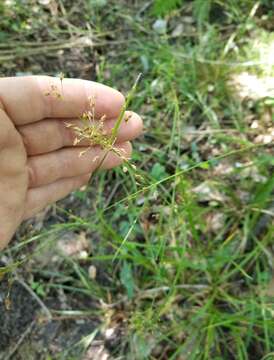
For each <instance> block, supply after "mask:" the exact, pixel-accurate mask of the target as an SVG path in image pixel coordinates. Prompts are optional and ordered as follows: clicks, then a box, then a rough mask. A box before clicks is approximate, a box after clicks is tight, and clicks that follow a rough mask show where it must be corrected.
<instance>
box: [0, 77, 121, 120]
mask: <svg viewBox="0 0 274 360" xmlns="http://www.w3.org/2000/svg"><path fill="white" fill-rule="evenodd" d="M90 97H93V98H94V101H95V116H96V118H100V117H101V116H103V115H106V117H107V118H115V117H117V116H118V115H119V113H120V110H121V107H122V106H123V104H124V97H123V95H122V94H121V93H120V92H119V91H117V90H115V89H113V88H110V87H108V86H105V85H102V84H99V83H96V82H93V81H88V80H80V79H63V80H62V81H61V80H60V79H59V78H54V77H49V76H24V77H11V78H2V79H0V106H1V104H2V107H3V108H4V110H5V111H6V113H7V114H8V115H9V117H10V118H11V119H12V121H13V122H14V124H15V125H24V124H29V123H33V122H36V121H39V120H42V119H44V118H72V117H80V116H81V115H82V114H83V112H84V111H86V110H88V109H89V98H90Z"/></svg>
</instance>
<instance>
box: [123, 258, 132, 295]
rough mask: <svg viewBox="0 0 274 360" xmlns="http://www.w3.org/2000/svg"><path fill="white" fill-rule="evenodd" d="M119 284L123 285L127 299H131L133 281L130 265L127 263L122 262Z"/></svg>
mask: <svg viewBox="0 0 274 360" xmlns="http://www.w3.org/2000/svg"><path fill="white" fill-rule="evenodd" d="M120 279H121V283H122V284H123V285H124V287H125V289H126V291H127V296H128V298H129V299H132V297H133V293H134V280H133V274H132V269H131V265H130V264H129V263H128V262H124V264H123V267H122V270H121V273H120Z"/></svg>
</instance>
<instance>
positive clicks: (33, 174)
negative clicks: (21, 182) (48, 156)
mask: <svg viewBox="0 0 274 360" xmlns="http://www.w3.org/2000/svg"><path fill="white" fill-rule="evenodd" d="M27 169H28V177H29V187H34V186H35V185H37V184H38V175H37V169H36V166H35V164H34V162H33V161H31V160H30V161H29V162H28V164H27Z"/></svg>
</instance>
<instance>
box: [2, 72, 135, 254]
mask: <svg viewBox="0 0 274 360" xmlns="http://www.w3.org/2000/svg"><path fill="white" fill-rule="evenodd" d="M51 89H58V91H59V92H60V93H61V95H62V99H60V98H59V97H58V96H54V94H51V95H49V96H47V95H46V94H47V93H49V92H50V91H51ZM90 96H92V97H94V98H95V102H96V106H95V110H96V114H95V115H96V118H98V119H99V118H100V117H101V116H102V115H105V116H106V120H105V126H106V131H111V129H112V127H113V126H114V123H115V121H116V118H117V116H118V115H119V112H120V109H121V107H122V105H123V103H124V97H123V95H122V94H121V93H119V92H118V91H116V90H114V89H112V88H109V87H107V86H104V85H102V84H98V83H94V82H90V81H86V80H78V79H64V80H63V81H62V84H61V82H60V79H58V78H51V77H46V76H31V77H22V78H3V79H0V200H1V202H0V249H1V248H3V247H4V246H5V245H6V244H7V243H8V241H9V240H10V238H11V237H12V235H13V234H14V232H15V230H16V228H17V226H18V225H19V224H20V223H21V221H22V220H24V219H27V218H29V217H31V216H32V215H34V214H35V213H37V212H38V211H40V210H41V209H43V208H44V207H45V206H46V205H48V204H50V203H53V202H55V201H57V200H59V199H61V198H63V197H64V196H66V195H67V194H68V193H69V192H71V191H73V190H75V189H77V188H78V187H81V186H82V185H84V184H85V183H86V182H87V181H88V179H89V177H90V173H91V172H92V171H93V170H94V169H95V168H96V167H97V166H98V164H99V163H100V160H101V159H102V157H103V156H104V154H105V152H104V151H102V150H101V149H100V148H99V147H97V146H94V147H92V148H91V149H90V150H89V151H88V152H87V153H86V154H85V156H82V157H79V152H80V151H82V150H84V149H85V148H86V146H87V145H89V144H87V143H83V142H81V143H80V144H78V146H77V147H73V142H74V138H75V135H74V133H73V131H72V130H70V129H68V128H67V127H66V123H67V122H69V123H74V124H79V125H80V120H79V117H80V116H81V114H82V113H83V112H84V111H85V110H87V108H88V106H89V97H90ZM141 130H142V121H141V119H140V117H139V116H138V115H137V114H134V113H133V114H132V115H131V116H130V117H129V120H128V121H127V122H123V123H122V125H121V127H120V129H119V133H118V137H117V144H116V146H117V147H119V148H121V149H123V152H124V153H125V155H126V156H127V157H129V156H130V153H131V145H130V143H129V141H130V140H132V139H134V138H135V137H136V136H138V135H139V133H140V132H141ZM79 147H80V149H79ZM121 161H122V160H121V158H119V157H117V156H116V155H115V154H114V153H109V154H108V156H107V157H106V159H105V160H104V162H103V164H102V168H104V169H109V168H112V167H114V166H116V165H119V164H120V163H121Z"/></svg>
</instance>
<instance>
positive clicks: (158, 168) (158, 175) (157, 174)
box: [150, 163, 168, 180]
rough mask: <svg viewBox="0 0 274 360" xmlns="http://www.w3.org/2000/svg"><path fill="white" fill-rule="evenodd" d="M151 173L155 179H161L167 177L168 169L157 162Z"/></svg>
mask: <svg viewBox="0 0 274 360" xmlns="http://www.w3.org/2000/svg"><path fill="white" fill-rule="evenodd" d="M150 175H151V177H153V178H154V179H155V180H161V179H163V178H165V177H166V176H167V175H168V174H167V173H166V169H165V167H164V166H163V165H161V164H159V163H156V164H154V165H153V167H152V169H151V171H150Z"/></svg>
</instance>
